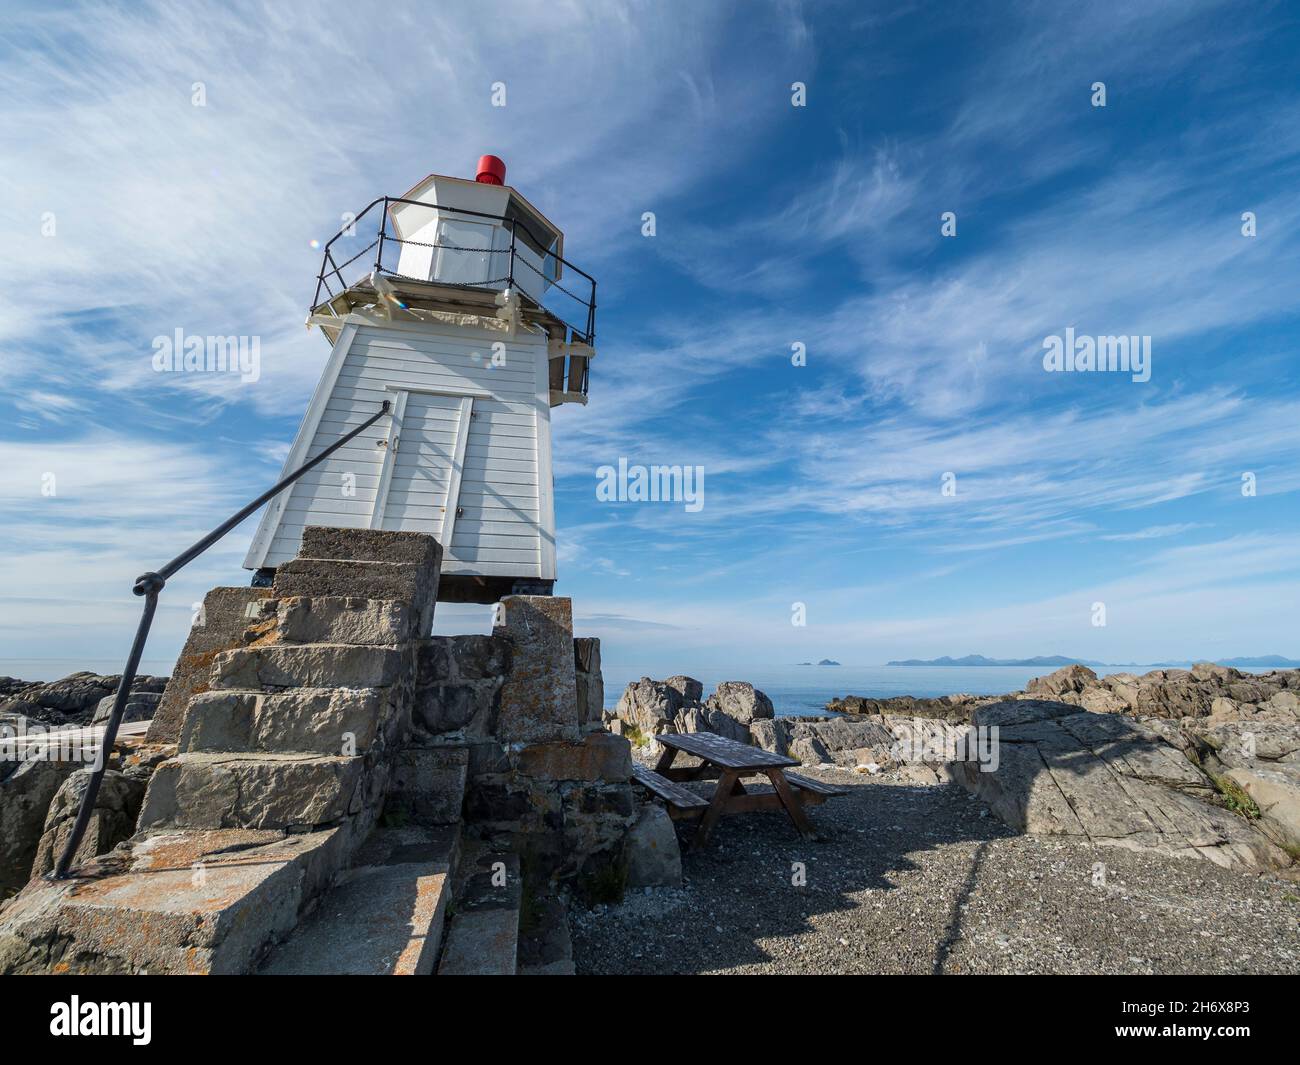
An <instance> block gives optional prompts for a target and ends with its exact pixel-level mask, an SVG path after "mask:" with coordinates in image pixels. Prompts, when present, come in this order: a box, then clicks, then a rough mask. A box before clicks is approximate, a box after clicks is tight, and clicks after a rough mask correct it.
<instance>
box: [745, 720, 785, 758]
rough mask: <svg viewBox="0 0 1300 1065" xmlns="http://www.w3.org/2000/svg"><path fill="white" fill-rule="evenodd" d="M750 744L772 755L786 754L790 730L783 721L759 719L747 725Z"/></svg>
mask: <svg viewBox="0 0 1300 1065" xmlns="http://www.w3.org/2000/svg"><path fill="white" fill-rule="evenodd" d="M749 737H750V742H751V743H753V744H754V746H755V747H762V748H763V750H765V751H771V752H772V753H773V754H788V753H789V750H790V730H789V727H788V726H787V725H786V723H785V722H784V721H781V720H777V719H774V720H771V721H767V720H763V719H759V720H756V721H751V722H750V723H749Z"/></svg>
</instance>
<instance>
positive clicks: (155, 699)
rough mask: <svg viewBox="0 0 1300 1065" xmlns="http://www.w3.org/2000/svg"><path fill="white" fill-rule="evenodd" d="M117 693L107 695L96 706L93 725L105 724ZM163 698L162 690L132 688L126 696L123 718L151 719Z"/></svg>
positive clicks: (124, 719) (111, 711)
mask: <svg viewBox="0 0 1300 1065" xmlns="http://www.w3.org/2000/svg"><path fill="white" fill-rule="evenodd" d="M116 699H117V695H116V693H114V694H113V695H106V696H104V698H102V699H100V700H99V705H98V706H96V707H95V713H94V714H93V715H92V716H91V719H90V723H91V724H92V725H104V724H107V723H108V719H109V717H110V716H112V713H113V703H114V702H115V701H116ZM161 700H162V692H155V691H139V690H137V689H135V688H132V689H131V693H130V694H129V695H128V696H127V698H126V706H125V707H124V708H123V711H122V720H123V721H124V722H125V721H149V720H151V719H152V718H153V715H154V712H155V711H156V710H157V709H158V703H159V702H161Z"/></svg>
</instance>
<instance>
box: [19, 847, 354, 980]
mask: <svg viewBox="0 0 1300 1065" xmlns="http://www.w3.org/2000/svg"><path fill="white" fill-rule="evenodd" d="M350 842H351V841H350V838H349V835H348V832H347V830H346V829H345V828H339V829H326V830H324V831H321V832H312V833H303V834H296V835H286V834H285V833H283V832H267V831H247V830H244V829H222V830H218V831H203V832H171V831H162V832H153V833H145V834H142V835H138V836H136V837H135V838H134V839H132V840H131V841H129V842H128V843H125V844H123V845H122V846H121V847H119V848H118V849H117V850H115V851H113V852H111V853H110V854H108V855H104V856H103V857H100V858H97V859H95V860H94V861H93V862H90V863H88V864H87V865H85V866H82V867H81V868H79V869H76V870H74V874H75V877H74V878H73V879H69V880H60V881H51V880H44V879H41V880H33V881H32V882H31V883H30V884H28V885H27V887H26V888H24V889H23V891H22V892H21V893H20V894H19V895H18V896H16V897H15V898H14V899H13V900H12V901H11V902H10V904H9V905H8V906H7V907H6V908H5V910H4V913H3V916H2V917H0V973H3V974H15V973H87V974H90V973H129V974H140V973H154V974H164V973H165V974H203V973H214V974H215V973H243V972H247V971H248V970H249V969H250V968H251V967H252V966H253V965H254V963H255V962H256V960H257V959H258V957H259V956H260V955H261V954H262V952H263V950H264V949H265V948H266V946H267V945H268V944H269V943H271V942H273V941H274V940H276V939H279V938H282V937H283V936H284V935H285V934H286V933H288V932H289V931H290V930H291V929H292V928H293V927H294V926H295V924H296V923H297V921H298V917H299V914H300V913H301V912H302V911H303V909H304V907H305V906H306V905H307V903H308V902H310V901H311V900H312V899H313V898H315V897H316V896H317V895H319V894H320V892H321V891H322V890H323V889H324V888H325V886H326V885H327V884H328V883H329V881H330V879H331V878H332V877H333V876H334V874H335V873H336V872H337V870H338V869H339V868H341V867H342V866H344V865H345V864H346V863H347V859H348V857H349V854H350Z"/></svg>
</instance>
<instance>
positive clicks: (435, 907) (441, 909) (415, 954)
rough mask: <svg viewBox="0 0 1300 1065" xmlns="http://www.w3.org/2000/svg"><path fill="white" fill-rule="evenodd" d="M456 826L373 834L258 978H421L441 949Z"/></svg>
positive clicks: (456, 841) (456, 845) (455, 850)
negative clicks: (284, 976) (327, 976)
mask: <svg viewBox="0 0 1300 1065" xmlns="http://www.w3.org/2000/svg"><path fill="white" fill-rule="evenodd" d="M459 842H460V826H459V825H455V826H449V827H444V828H380V829H376V830H375V831H374V832H373V833H371V836H370V839H368V840H367V841H366V844H365V846H363V847H362V848H361V850H360V851H359V852H358V853H357V857H356V860H355V862H354V863H353V866H352V868H350V869H348V870H346V871H345V872H343V873H341V874H340V875H339V878H338V880H337V881H336V883H335V884H334V886H333V887H331V888H330V890H329V891H327V892H326V893H325V894H324V895H323V896H322V897H321V899H320V902H319V904H318V906H317V908H316V910H315V912H314V913H312V914H311V915H310V916H309V917H307V918H306V919H305V920H304V921H303V922H302V924H300V925H299V926H298V927H297V928H296V929H295V930H294V931H293V932H292V933H291V934H290V935H289V938H288V939H286V940H285V941H284V942H283V943H281V944H280V945H279V946H277V947H275V948H274V949H273V950H272V951H271V953H270V955H269V956H268V957H267V959H266V961H265V962H264V963H263V964H262V967H261V968H260V970H259V972H260V973H262V974H264V975H293V976H307V975H311V976H316V975H346V976H426V975H429V974H431V973H432V972H433V968H434V965H435V963H436V962H437V959H438V949H439V947H440V946H441V945H442V937H443V928H444V923H445V919H446V909H447V904H448V899H449V898H450V896H451V890H452V878H453V877H454V875H455V866H456V858H457V854H458V851H459Z"/></svg>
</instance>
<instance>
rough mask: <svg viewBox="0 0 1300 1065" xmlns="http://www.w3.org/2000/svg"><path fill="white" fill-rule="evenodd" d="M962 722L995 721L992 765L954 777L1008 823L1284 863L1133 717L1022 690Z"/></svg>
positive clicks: (966, 767)
mask: <svg viewBox="0 0 1300 1065" xmlns="http://www.w3.org/2000/svg"><path fill="white" fill-rule="evenodd" d="M1076 676H1077V674H1076ZM972 724H973V725H974V726H976V727H978V728H988V727H991V726H993V725H996V726H997V727H998V730H999V735H998V755H999V756H998V761H997V767H996V768H995V769H991V770H989V767H986V766H981V765H979V764H977V763H975V762H969V761H968V762H959V763H956V764H955V765H954V775H955V778H956V779H957V781H958V782H959V783H961V784H962V785H963V786H964V787H965V788H966V789H967V790H968V791H970V792H971V793H972V794H975V795H977V796H978V797H979V798H981V799H983V800H984V801H985V802H987V803H988V804H989V806H990V808H991V809H992V810H993V812H994V813H996V814H997V815H998V816H999V817H1001V818H1002V820H1004V821H1005V822H1006V823H1007V824H1008V825H1009V826H1010V827H1011V828H1013V829H1015V830H1016V831H1018V832H1024V833H1028V834H1031V835H1049V836H1050V835H1064V836H1078V837H1081V838H1084V839H1087V840H1089V841H1091V842H1093V843H1096V844H1101V845H1110V846H1119V847H1126V848H1129V849H1133V850H1154V851H1158V852H1160V853H1164V854H1170V855H1175V856H1181V857H1200V858H1205V859H1208V860H1210V861H1213V862H1215V863H1216V864H1218V865H1222V866H1225V867H1240V868H1260V867H1269V866H1281V865H1285V864H1287V858H1286V855H1285V853H1283V852H1282V851H1281V850H1280V849H1279V848H1278V847H1276V846H1275V845H1274V844H1273V843H1272V842H1271V841H1270V840H1269V839H1268V838H1267V837H1266V836H1265V835H1264V834H1263V833H1261V832H1259V831H1258V830H1257V829H1255V828H1254V827H1253V826H1252V825H1251V824H1250V823H1249V822H1248V821H1246V820H1245V819H1244V818H1242V817H1240V816H1238V815H1237V814H1235V813H1233V812H1232V811H1230V810H1228V809H1227V808H1225V806H1224V805H1222V804H1221V803H1220V802H1219V800H1218V792H1217V791H1216V788H1215V785H1214V783H1213V781H1212V780H1211V779H1210V778H1209V777H1208V776H1207V774H1206V773H1205V772H1203V771H1202V770H1201V769H1199V768H1198V767H1197V766H1195V765H1194V764H1193V763H1192V762H1190V761H1189V760H1188V759H1187V758H1186V757H1185V756H1184V754H1183V752H1182V751H1181V750H1179V749H1178V748H1177V747H1175V746H1173V745H1172V744H1170V743H1169V742H1168V741H1167V740H1166V739H1165V738H1164V737H1163V736H1162V735H1161V733H1160V732H1159V731H1157V730H1155V729H1152V728H1149V727H1147V726H1146V725H1144V724H1142V723H1141V722H1138V721H1135V720H1133V719H1131V718H1129V717H1127V716H1124V715H1120V714H1096V713H1092V712H1090V711H1087V710H1081V709H1080V708H1078V707H1077V706H1073V705H1071V704H1068V703H1064V702H1061V701H1057V700H1043V699H1022V700H1009V701H1005V702H1001V703H994V704H992V705H990V706H988V707H985V708H982V709H981V710H979V711H977V712H976V713H975V715H974V717H973V719H972Z"/></svg>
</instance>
